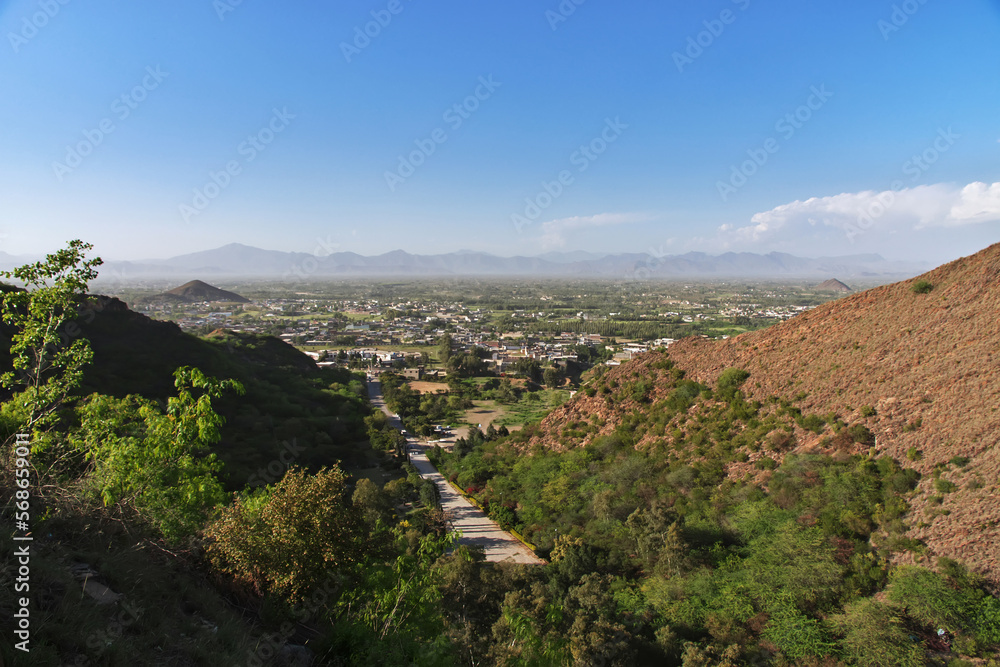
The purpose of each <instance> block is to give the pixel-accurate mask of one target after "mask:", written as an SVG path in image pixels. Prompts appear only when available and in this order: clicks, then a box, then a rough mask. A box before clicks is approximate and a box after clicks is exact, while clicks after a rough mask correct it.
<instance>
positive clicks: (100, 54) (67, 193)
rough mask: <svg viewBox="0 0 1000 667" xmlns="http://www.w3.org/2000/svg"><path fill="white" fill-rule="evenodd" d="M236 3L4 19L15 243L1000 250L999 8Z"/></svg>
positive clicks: (142, 249)
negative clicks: (993, 246)
mask: <svg viewBox="0 0 1000 667" xmlns="http://www.w3.org/2000/svg"><path fill="white" fill-rule="evenodd" d="M235 1H236V0H217V1H216V2H214V3H213V0H174V1H172V2H170V3H125V2H108V1H106V0H94V1H91V2H83V1H82V0H8V1H6V2H4V1H3V0H0V36H2V43H0V85H2V90H3V92H4V94H3V95H2V97H0V235H2V236H0V250H3V251H5V252H8V253H12V254H30V253H38V252H43V251H51V250H54V249H55V248H57V247H59V246H61V245H62V244H63V243H64V242H65V241H66V240H68V239H70V238H76V237H80V238H83V239H85V240H89V241H91V242H93V243H94V244H95V245H96V248H97V251H98V253H99V254H101V255H102V256H104V257H105V258H109V259H141V258H157V257H168V256H172V255H177V254H182V253H185V252H190V251H196V250H204V249H208V248H212V247H217V246H221V245H224V244H226V243H230V242H241V243H245V244H248V245H254V246H258V247H264V248H270V249H276V250H294V251H303V252H317V253H320V254H322V253H325V252H329V251H331V250H351V251H355V252H360V253H362V254H377V253H381V252H386V251H390V250H394V249H397V248H402V249H404V250H407V251H410V252H416V253H435V252H449V251H454V250H459V249H474V250H485V251H489V252H493V253H496V254H500V255H535V254H539V253H543V252H547V251H570V250H587V251H593V252H627V251H634V252H641V251H650V250H653V251H655V252H663V253H670V254H673V253H682V252H685V251H688V250H703V251H707V252H713V253H715V252H723V251H726V250H748V251H753V252H768V251H772V250H778V251H787V252H793V253H796V254H800V255H808V256H820V255H834V254H853V253H866V252H879V253H882V254H883V255H885V256H887V257H890V258H914V259H926V260H930V261H943V260H946V259H950V258H953V257H957V256H959V255H962V254H968V253H970V252H974V251H976V250H978V249H980V248H981V247H984V246H985V245H987V244H989V243H991V242H993V241H995V240H997V238H998V237H1000V234H998V232H1000V223H998V220H1000V184H998V182H1000V85H998V84H1000V1H998V0H948V2H945V1H944V0H923V2H921V0H909V2H907V3H903V2H898V1H897V2H893V1H891V0H837V1H836V2H834V1H833V0H828V1H823V0H817V1H814V2H808V3H805V2H801V0H796V1H792V0H776V1H774V2H770V3H765V2H762V1H761V0H713V1H710V2H697V3H682V2H651V1H649V0H644V1H641V2H640V1H637V0H622V1H618V2H609V1H608V0H585V1H584V2H582V4H580V5H576V4H575V3H574V2H573V0H565V1H564V2H563V3H562V7H563V8H564V11H563V13H564V14H569V15H568V16H564V15H563V14H561V13H560V2H559V0H548V1H545V0H531V1H528V0H506V1H505V2H468V1H467V0H466V1H462V2H459V1H457V0H435V1H434V2H430V1H427V0H423V1H422V0H398V1H395V2H394V1H390V0H378V1H365V2H360V1H359V2H324V3H318V2H313V3H280V4H279V3H277V2H262V1H260V0H256V1H252V0H244V1H243V2H241V3H240V4H238V5H235V4H234V3H235ZM577 1H579V0H577ZM904 5H905V6H904ZM894 6H895V7H896V8H898V10H894ZM566 8H573V9H574V11H573V12H572V13H569V12H568V11H566ZM393 9H394V10H396V12H397V13H395V14H393V13H392V12H391V11H390V10H393ZM905 10H909V12H910V13H907V12H906V11H905ZM373 12H374V13H375V14H374V16H373ZM894 12H895V15H894ZM376 18H381V19H382V22H383V23H385V24H386V25H384V26H381V25H377V24H371V25H368V26H367V28H368V31H369V32H370V33H372V34H375V36H374V37H369V38H366V39H357V40H356V35H357V33H356V28H357V29H359V30H360V31H362V32H363V31H364V30H365V27H366V24H369V23H370V22H372V21H374V20H376ZM387 19H389V20H387ZM563 19H565V20H563ZM706 22H707V23H706ZM366 40H367V41H366ZM689 40H690V41H689ZM699 41H700V42H701V45H700V46H696V47H695V46H691V44H692V43H695V44H697V42H699ZM345 44H346V45H350V47H349V48H348V47H345ZM678 54H680V55H678ZM681 56H683V57H681ZM154 74H155V75H154ZM481 81H487V82H490V83H489V85H488V86H487V85H484V84H483V83H481ZM817 91H818V94H817ZM477 92H478V94H479V97H480V99H476V98H475V95H476V93H477ZM123 95H124V96H125V98H124V99H123V98H122V96H123ZM470 96H472V97H471V98H470ZM456 104H457V105H463V104H465V105H466V109H464V110H463V111H462V115H459V113H458V112H456V111H454V110H452V111H451V112H450V113H447V112H448V111H449V109H453V107H454V106H455V105H456ZM810 104H811V105H812V107H813V108H811V109H810V108H809V105H810ZM804 105H805V106H804ZM796 113H798V114H799V117H798V119H797V120H796V119H795V116H794V114H796ZM787 114H793V116H792V121H791V122H790V121H789V120H788V119H787V118H786V115H787ZM291 116H294V117H291ZM463 116H465V117H463ZM609 121H610V123H609ZM102 126H103V128H104V129H111V130H112V131H111V132H110V133H107V132H104V131H102V129H101V128H102ZM602 134H603V137H602ZM102 135H103V136H102ZM250 137H255V138H254V139H253V141H249V140H248V138H250ZM435 138H436V139H437V141H435ZM98 139H99V141H98ZM612 140H613V141H612ZM268 142H269V143H268ZM416 142H423V145H424V146H425V149H426V148H428V147H429V146H431V145H433V153H432V154H430V155H426V156H425V155H419V154H418V155H416V156H415V158H416V159H415V160H413V161H412V162H411V161H410V157H409V156H410V155H411V153H412V152H413V151H417V150H419V149H418V146H417V143H416ZM428 142H430V143H428ZM255 143H256V146H255V145H254V144H255ZM582 146H592V147H593V150H594V151H595V152H591V153H590V154H589V155H587V154H585V153H583V152H578V151H579V150H580V148H581V147H582ZM601 149H603V153H601V154H599V155H598V154H597V152H596V151H599V150H601ZM425 152H430V151H429V150H425ZM84 154H85V155H84ZM921 155H923V156H924V157H922V158H919V160H917V161H913V159H912V158H913V157H914V156H918V157H919V156H921ZM400 156H404V157H405V158H406V161H407V163H408V164H406V165H403V167H402V168H401V167H400ZM754 157H756V159H757V162H758V163H762V164H754V163H753V162H747V161H748V160H753V158H754ZM251 158H252V159H251ZM765 158H766V160H765ZM925 160H926V161H925ZM413 162H419V163H421V164H419V166H415V167H414V168H413V172H412V174H411V173H410V171H409V168H410V167H412V166H413ZM744 163H745V164H744ZM227 165H229V166H230V167H232V172H233V173H232V174H224V173H223V172H225V170H226V168H227ZM734 167H735V168H736V170H737V172H736V173H735V174H734V171H733V169H734ZM740 172H742V173H740ZM213 173H214V174H215V177H216V180H217V181H218V182H220V183H223V184H224V185H225V187H217V186H215V184H213V181H212V174H213ZM387 174H394V175H392V176H387ZM560 175H561V176H562V177H563V178H564V183H559V179H560ZM543 183H548V184H549V189H550V191H551V192H552V193H556V196H554V197H551V198H550V196H549V193H546V191H545V189H544V187H543ZM206 189H207V192H206ZM560 189H561V191H560ZM196 190H197V191H198V192H200V193H201V195H196ZM209 195H211V196H209ZM201 197H204V198H203V199H202V198H201ZM526 198H527V199H531V200H534V201H535V203H536V204H539V206H538V208H537V210H535V209H532V208H531V207H530V206H529V205H528V203H527V202H526ZM866 213H867V214H868V215H869V217H865V214H866ZM512 216H521V217H519V218H512Z"/></svg>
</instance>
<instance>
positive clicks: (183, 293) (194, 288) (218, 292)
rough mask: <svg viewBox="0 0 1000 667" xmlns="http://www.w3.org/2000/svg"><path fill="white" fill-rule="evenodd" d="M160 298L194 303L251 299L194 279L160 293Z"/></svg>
mask: <svg viewBox="0 0 1000 667" xmlns="http://www.w3.org/2000/svg"><path fill="white" fill-rule="evenodd" d="M158 296H159V297H160V298H167V299H172V300H177V301H183V302H186V303H193V302H199V301H221V302H223V303H250V299H247V298H246V297H242V296H240V295H239V294H236V293H235V292H227V291H226V290H224V289H219V288H218V287H213V286H212V285H209V284H208V283H204V282H202V281H200V280H192V281H191V282H188V283H184V284H183V285H181V286H180V287H175V288H174V289H172V290H167V291H166V292H164V293H163V294H160V295H158Z"/></svg>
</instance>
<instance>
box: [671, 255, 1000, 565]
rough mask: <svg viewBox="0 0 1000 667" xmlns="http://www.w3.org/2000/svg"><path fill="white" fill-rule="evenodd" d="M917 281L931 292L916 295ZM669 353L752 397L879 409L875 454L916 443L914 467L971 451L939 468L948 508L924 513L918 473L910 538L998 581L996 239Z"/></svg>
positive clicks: (817, 408)
mask: <svg viewBox="0 0 1000 667" xmlns="http://www.w3.org/2000/svg"><path fill="white" fill-rule="evenodd" d="M921 279H922V280H926V281H928V282H930V283H931V284H932V285H933V286H934V288H933V291H931V292H930V293H927V294H916V293H914V292H913V290H912V289H911V288H912V286H913V284H914V283H915V282H917V281H918V280H921ZM670 356H671V358H673V359H674V361H675V362H676V363H677V364H678V365H679V366H680V367H681V368H683V369H685V370H686V371H687V372H688V377H690V378H692V379H696V380H699V381H702V382H712V381H714V380H715V378H716V377H718V374H719V373H720V372H721V371H722V370H723V369H725V368H728V367H734V366H735V367H739V368H744V369H746V370H748V371H750V373H751V378H750V380H749V381H748V382H747V384H746V385H745V386H744V390H745V391H746V393H748V394H749V395H751V396H753V397H755V398H758V399H763V398H765V397H767V396H769V395H771V394H776V395H781V396H785V397H794V396H796V395H798V394H800V393H801V392H805V393H806V396H805V397H804V398H803V399H802V400H801V401H798V402H797V404H798V405H799V406H800V407H801V408H802V409H803V410H804V411H814V412H828V411H831V410H833V411H837V412H838V413H840V414H841V415H842V416H843V417H845V418H848V419H850V420H858V419H860V414H859V411H860V408H861V407H862V406H866V405H871V406H874V407H875V408H876V409H877V411H878V415H877V416H876V417H874V418H872V419H869V420H867V423H868V424H869V427H870V428H871V429H872V431H874V432H875V434H876V435H877V437H878V440H877V446H878V449H879V450H880V451H882V452H885V453H888V454H890V455H892V456H894V457H896V458H898V459H901V460H902V459H904V458H905V456H906V453H907V451H908V450H909V449H910V448H911V447H915V448H916V449H918V450H921V451H922V452H923V459H922V460H921V461H919V462H917V463H916V464H915V466H916V467H917V468H918V469H919V470H920V471H921V472H923V473H930V472H931V471H932V469H933V467H934V465H935V464H937V463H941V462H947V461H949V460H951V459H952V458H953V457H955V456H964V457H968V458H970V459H971V462H970V463H969V464H968V465H967V466H965V467H964V468H961V469H959V468H958V467H957V466H951V467H950V469H949V470H948V471H947V472H946V473H944V475H943V476H944V478H945V479H947V480H950V481H952V482H954V483H956V484H958V485H959V490H958V491H956V492H954V493H951V494H948V495H946V496H945V498H944V501H943V504H942V505H941V506H940V509H943V510H946V511H947V512H949V514H947V515H945V514H941V513H939V512H932V513H933V514H934V516H933V517H930V516H928V515H927V514H926V512H925V510H933V509H934V505H928V503H927V497H928V496H931V495H933V494H935V490H934V486H933V479H932V478H931V475H930V474H926V475H925V478H924V481H923V482H922V483H921V487H920V488H921V492H922V500H918V501H917V502H915V504H914V515H913V519H912V521H911V524H912V525H914V526H915V527H914V529H913V531H912V534H913V535H914V536H915V537H918V538H921V539H923V540H925V541H926V542H927V544H928V546H929V547H930V548H931V549H932V550H933V551H934V552H935V553H937V554H939V555H947V556H952V557H958V558H961V559H962V560H965V561H966V562H968V563H970V564H971V565H974V566H975V567H976V568H977V569H979V570H981V571H988V572H989V573H990V574H991V575H992V576H993V578H995V579H1000V488H998V485H1000V447H998V443H1000V411H998V410H1000V367H998V366H1000V244H995V245H993V246H991V247H989V248H987V249H986V250H983V251H982V252H980V253H978V254H976V255H973V256H971V257H966V258H963V259H960V260H957V261H955V262H952V263H950V264H946V265H944V266H942V267H939V268H937V269H935V270H933V271H931V272H929V273H927V274H924V275H923V276H920V277H919V278H915V279H913V280H908V281H904V282H901V283H896V284H893V285H886V286H883V287H878V288H876V289H872V290H869V291H866V292H862V293H860V294H856V295H853V296H849V297H845V298H844V299H840V300H838V301H834V302H831V303H828V304H825V305H824V306H821V307H819V308H816V309H815V310H812V311H810V312H808V313H805V314H803V315H800V316H798V317H795V318H793V319H791V320H789V321H787V322H784V323H782V324H779V325H776V326H774V327H771V328H768V329H765V330H761V331H756V332H751V333H747V334H743V335H741V336H738V337H736V338H733V339H730V340H726V341H708V340H705V339H685V340H683V341H681V342H679V343H677V344H675V345H674V346H672V347H671V348H670ZM918 423H919V424H920V426H919V427H916V424H918ZM907 425H909V427H908V428H906V427H907ZM978 483H981V484H982V486H981V487H980V488H974V487H975V486H976V484H978Z"/></svg>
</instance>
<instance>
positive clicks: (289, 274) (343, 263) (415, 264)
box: [102, 243, 929, 281]
mask: <svg viewBox="0 0 1000 667" xmlns="http://www.w3.org/2000/svg"><path fill="white" fill-rule="evenodd" d="M102 268H103V271H102V272H103V273H104V275H106V276H112V275H113V276H115V277H116V279H118V280H124V281H128V280H129V279H144V278H151V277H177V278H193V277H195V276H201V277H213V276H227V277H240V278H268V279H277V280H286V281H301V280H311V279H317V278H319V279H323V278H347V277H360V276H367V277H378V276H394V277H398V276H425V277H431V276H442V277H446V276H511V277H513V276H539V277H591V278H604V279H611V280H624V281H634V280H649V279H652V280H658V279H680V278H686V277H700V278H739V277H758V278H765V277H782V278H819V277H826V276H830V275H839V276H842V277H854V278H903V277H911V276H914V275H916V274H918V273H920V272H922V271H925V270H926V269H927V268H929V267H928V266H927V265H926V264H924V263H918V262H893V261H889V260H886V259H885V258H883V257H881V256H880V255H871V254H869V255H850V256H845V257H820V258H816V259H810V258H804V257H796V256H794V255H788V254H785V253H776V252H773V253H768V254H766V255H758V254H755V253H733V252H729V253H725V254H723V255H708V254H705V253H700V252H690V253H687V254H684V255H667V256H663V257H656V256H653V255H651V254H649V253H625V254H618V255H596V254H591V253H585V252H569V253H548V254H546V255H542V256H538V257H523V256H518V257H498V256H496V255H491V254H489V253H484V252H474V251H460V252H454V253H448V254H442V255H414V254H410V253H408V252H406V251H403V250H395V251H392V252H388V253H385V254H382V255H376V256H364V255H359V254H357V253H353V252H336V253H332V254H329V255H325V256H315V255H310V254H307V253H294V252H280V251H275V250H262V249H260V248H254V247H251V246H246V245H242V244H240V243H231V244H229V245H226V246H223V247H221V248H216V249H214V250H205V251H201V252H195V253H191V254H188V255H180V256H177V257H172V258H170V259H163V260H148V261H138V262H115V261H108V262H105V265H104V267H102Z"/></svg>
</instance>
